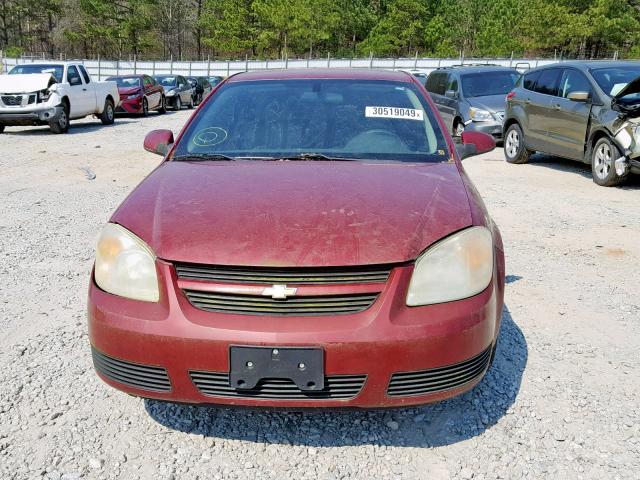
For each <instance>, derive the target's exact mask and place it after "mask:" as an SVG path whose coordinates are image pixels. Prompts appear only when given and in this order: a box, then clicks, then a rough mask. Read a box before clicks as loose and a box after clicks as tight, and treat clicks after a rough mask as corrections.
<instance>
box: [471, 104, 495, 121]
mask: <svg viewBox="0 0 640 480" xmlns="http://www.w3.org/2000/svg"><path fill="white" fill-rule="evenodd" d="M469 116H470V117H471V120H473V121H474V122H488V121H491V120H493V117H492V116H491V113H490V112H488V111H487V110H482V109H481V108H476V107H471V108H470V109H469Z"/></svg>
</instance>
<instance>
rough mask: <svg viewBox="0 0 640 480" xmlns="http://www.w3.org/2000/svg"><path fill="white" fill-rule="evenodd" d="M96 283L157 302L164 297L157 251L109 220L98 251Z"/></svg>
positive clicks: (112, 290)
mask: <svg viewBox="0 0 640 480" xmlns="http://www.w3.org/2000/svg"><path fill="white" fill-rule="evenodd" d="M95 279H96V284H97V285H98V286H99V287H100V288H101V289H102V290H104V291H105V292H109V293H112V294H114V295H119V296H121V297H127V298H133V299H135V300H145V301H147V302H157V301H158V300H159V298H160V292H159V290H158V275H157V273H156V262H155V255H154V254H153V252H152V251H151V249H150V248H149V247H148V246H147V245H146V244H145V243H144V242H143V241H142V240H140V239H139V238H138V237H136V236H135V235H134V234H133V233H131V232H130V231H129V230H127V229H125V228H123V227H121V226H120V225H116V224H115V223H108V224H107V225H106V226H105V227H104V228H103V229H102V233H101V234H100V239H99V240H98V248H97V252H96V265H95Z"/></svg>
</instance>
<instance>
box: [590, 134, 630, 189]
mask: <svg viewBox="0 0 640 480" xmlns="http://www.w3.org/2000/svg"><path fill="white" fill-rule="evenodd" d="M621 155H622V154H621V153H620V150H619V149H618V147H616V146H615V145H614V144H613V142H612V141H611V140H609V139H608V138H607V137H603V138H601V139H600V140H598V141H597V142H596V144H595V146H594V147H593V150H592V151H591V175H592V176H593V181H594V182H595V183H596V184H598V185H600V186H601V187H616V186H618V185H621V184H622V183H624V181H625V180H626V179H627V173H628V172H625V173H624V174H623V175H618V173H617V172H616V166H615V161H616V159H618V158H620V156H621Z"/></svg>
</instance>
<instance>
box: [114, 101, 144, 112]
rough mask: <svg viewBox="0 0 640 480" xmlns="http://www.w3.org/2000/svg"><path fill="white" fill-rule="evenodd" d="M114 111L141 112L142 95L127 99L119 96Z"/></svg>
mask: <svg viewBox="0 0 640 480" xmlns="http://www.w3.org/2000/svg"><path fill="white" fill-rule="evenodd" d="M116 113H142V97H136V98H131V99H127V98H126V97H125V98H121V101H120V105H118V107H117V108H116Z"/></svg>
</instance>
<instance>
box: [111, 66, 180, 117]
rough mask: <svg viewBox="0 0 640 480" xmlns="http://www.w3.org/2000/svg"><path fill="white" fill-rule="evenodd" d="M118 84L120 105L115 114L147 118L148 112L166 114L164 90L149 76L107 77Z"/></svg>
mask: <svg viewBox="0 0 640 480" xmlns="http://www.w3.org/2000/svg"><path fill="white" fill-rule="evenodd" d="M107 80H111V81H113V82H116V83H117V84H118V93H120V105H119V106H118V108H117V109H116V113H132V114H138V115H143V116H145V117H146V116H147V115H149V111H151V110H157V111H158V112H159V113H166V112H167V101H166V99H165V96H164V89H163V88H162V85H160V84H159V83H158V82H156V80H155V79H154V78H153V77H150V76H149V75H118V76H115V77H109V78H107Z"/></svg>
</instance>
